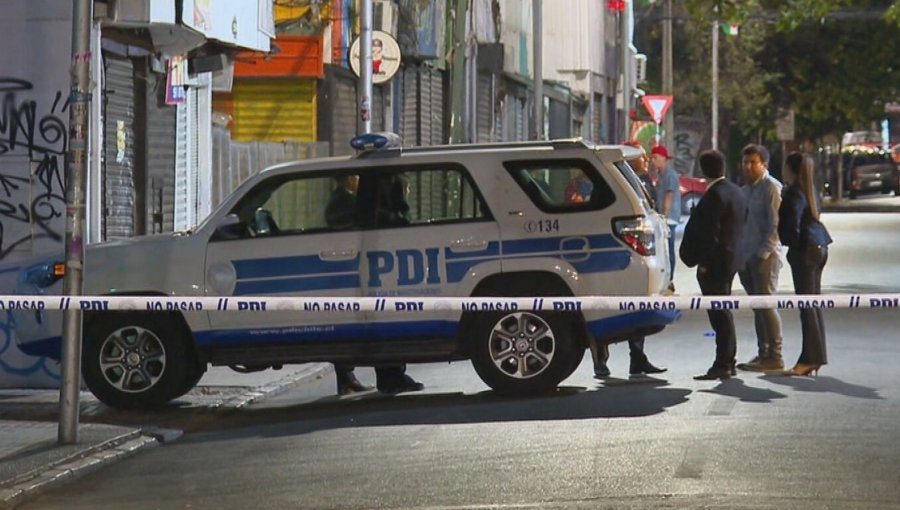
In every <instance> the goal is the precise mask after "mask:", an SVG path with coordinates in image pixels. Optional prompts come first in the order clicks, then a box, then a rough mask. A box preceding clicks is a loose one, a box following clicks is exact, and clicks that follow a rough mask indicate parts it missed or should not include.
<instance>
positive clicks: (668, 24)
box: [662, 0, 675, 151]
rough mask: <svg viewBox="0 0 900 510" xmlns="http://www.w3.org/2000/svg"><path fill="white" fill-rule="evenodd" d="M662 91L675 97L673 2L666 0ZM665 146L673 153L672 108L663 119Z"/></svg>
mask: <svg viewBox="0 0 900 510" xmlns="http://www.w3.org/2000/svg"><path fill="white" fill-rule="evenodd" d="M662 59H663V61H662V79H663V83H662V89H663V94H665V95H667V96H674V95H675V94H674V91H673V89H674V87H673V86H672V71H673V69H672V0H666V15H665V19H663V33H662ZM663 131H664V134H665V136H664V137H663V144H664V145H665V146H666V147H667V148H668V149H669V150H670V151H671V150H673V149H674V147H673V145H674V143H673V142H674V140H675V138H674V135H675V111H674V109H672V108H670V109H669V113H667V114H666V118H664V119H663Z"/></svg>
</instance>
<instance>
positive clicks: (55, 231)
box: [0, 77, 69, 260]
mask: <svg viewBox="0 0 900 510" xmlns="http://www.w3.org/2000/svg"><path fill="white" fill-rule="evenodd" d="M32 89H33V85H32V83H31V82H29V81H27V80H23V79H19V78H2V77H0V260H2V259H4V258H6V257H7V256H8V255H9V254H10V253H11V252H13V251H14V250H16V249H17V248H22V247H23V246H25V245H27V246H29V247H30V246H33V243H35V242H37V241H40V240H49V241H51V242H61V241H62V239H63V234H64V226H65V223H64V222H65V180H64V177H63V169H64V161H65V160H64V158H65V153H66V148H67V142H68V132H67V130H66V122H65V121H64V120H63V118H62V115H63V114H64V113H65V112H66V111H67V110H68V107H69V101H68V99H64V97H63V94H62V92H60V91H57V92H56V94H55V97H52V98H48V99H49V100H48V101H46V104H39V103H38V101H37V100H35V99H33V98H31V95H32V94H31V90H32Z"/></svg>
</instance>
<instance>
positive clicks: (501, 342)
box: [470, 312, 583, 395]
mask: <svg viewBox="0 0 900 510" xmlns="http://www.w3.org/2000/svg"><path fill="white" fill-rule="evenodd" d="M574 322H575V321H574V320H572V321H567V320H566V317H565V316H564V315H561V314H551V313H546V312H511V313H502V314H497V313H484V314H483V315H481V316H479V317H478V318H477V320H476V321H475V324H476V327H475V328H474V329H475V331H474V332H473V334H474V337H473V338H471V339H470V341H472V342H474V343H473V344H472V346H471V349H470V353H471V357H472V365H473V366H474V367H475V371H476V372H477V373H478V376H479V377H481V380H482V381H484V382H485V384H487V385H488V386H490V387H491V388H492V389H493V390H494V391H496V392H497V393H501V394H507V395H534V394H539V393H545V392H548V391H551V390H553V389H555V388H556V387H557V386H558V385H559V383H560V382H562V380H563V379H565V378H566V377H568V376H569V375H570V374H571V373H572V367H573V366H577V365H575V362H576V361H575V359H574V358H576V357H578V356H579V355H583V351H580V350H579V349H577V348H576V343H577V342H576V341H575V338H574V336H573V334H572V331H573V328H572V327H571V324H573V323H574Z"/></svg>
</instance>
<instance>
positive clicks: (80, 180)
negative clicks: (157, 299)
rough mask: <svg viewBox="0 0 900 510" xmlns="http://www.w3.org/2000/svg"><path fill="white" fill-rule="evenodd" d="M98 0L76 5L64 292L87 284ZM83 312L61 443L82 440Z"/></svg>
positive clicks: (70, 354) (63, 392)
mask: <svg viewBox="0 0 900 510" xmlns="http://www.w3.org/2000/svg"><path fill="white" fill-rule="evenodd" d="M93 3H94V2H93V0H75V1H74V3H73V4H72V85H71V88H70V92H69V148H68V156H67V157H66V274H65V277H64V279H63V294H65V295H67V296H78V295H81V293H82V291H83V288H84V285H83V283H84V281H83V276H84V232H85V230H84V209H85V207H84V203H85V197H86V188H85V186H86V184H87V153H88V130H89V126H88V112H89V111H90V103H91V94H90V92H89V91H90V86H91V19H92V18H93V12H92V9H93ZM81 325H82V312H81V310H76V309H71V308H70V309H68V310H66V311H65V312H64V313H63V344H62V367H61V376H62V381H61V384H60V387H59V429H58V441H59V444H75V443H77V442H78V411H79V401H78V399H79V393H78V392H79V391H80V390H81Z"/></svg>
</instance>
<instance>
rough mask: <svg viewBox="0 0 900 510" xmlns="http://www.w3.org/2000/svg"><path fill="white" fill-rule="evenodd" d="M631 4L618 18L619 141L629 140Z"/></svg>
mask: <svg viewBox="0 0 900 510" xmlns="http://www.w3.org/2000/svg"><path fill="white" fill-rule="evenodd" d="M629 12H631V4H628V5H626V6H625V8H624V9H622V13H621V15H620V16H619V25H620V27H619V33H620V36H621V37H620V45H621V50H622V59H621V62H622V66H621V67H622V131H623V133H622V136H621V137H619V140H629V139H630V138H631V101H632V97H631V33H630V31H629V30H628V13H629Z"/></svg>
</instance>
